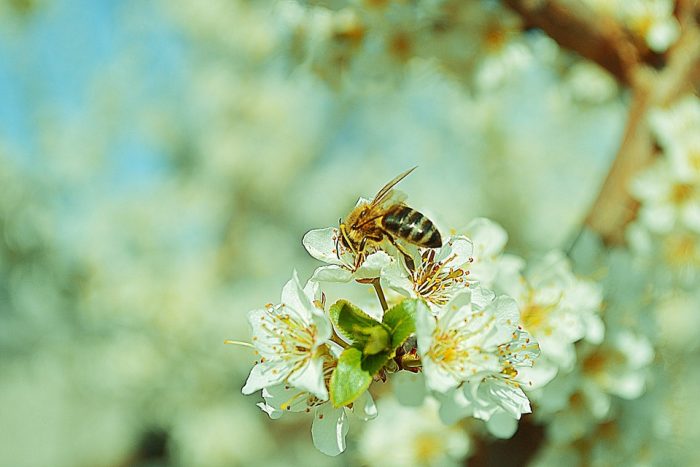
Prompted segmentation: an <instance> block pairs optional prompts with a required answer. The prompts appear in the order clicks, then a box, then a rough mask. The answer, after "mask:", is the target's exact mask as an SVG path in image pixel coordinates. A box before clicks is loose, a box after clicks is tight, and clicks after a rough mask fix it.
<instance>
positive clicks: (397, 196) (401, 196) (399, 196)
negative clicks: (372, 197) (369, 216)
mask: <svg viewBox="0 0 700 467" xmlns="http://www.w3.org/2000/svg"><path fill="white" fill-rule="evenodd" d="M406 198H408V196H407V195H406V193H404V192H403V191H401V190H389V191H388V192H387V193H386V194H385V195H384V197H383V198H382V200H381V202H379V203H377V202H375V201H373V202H372V207H373V208H377V209H381V210H383V209H386V208H388V207H389V206H393V205H395V204H403V202H404V201H406Z"/></svg>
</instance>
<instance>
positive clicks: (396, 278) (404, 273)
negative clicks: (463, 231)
mask: <svg viewBox="0 0 700 467" xmlns="http://www.w3.org/2000/svg"><path fill="white" fill-rule="evenodd" d="M413 252H414V254H413V259H412V261H413V268H412V269H409V268H408V267H407V266H406V264H405V262H404V261H394V262H393V263H392V264H390V265H389V266H387V267H386V268H384V270H383V271H382V280H383V281H384V282H386V284H387V285H388V286H389V287H391V288H392V289H394V290H396V291H397V292H399V293H401V294H403V295H406V296H409V297H414V298H422V299H423V300H425V301H426V302H427V303H428V305H429V306H430V307H431V308H432V309H434V310H437V309H438V308H439V307H440V306H443V305H445V304H447V302H449V301H450V300H451V299H452V298H454V297H455V296H456V295H457V294H459V293H461V292H462V291H464V290H465V289H466V288H468V287H469V288H471V289H472V298H473V299H475V300H477V301H479V302H480V303H482V304H483V303H484V302H485V300H486V298H487V297H488V298H493V296H492V294H490V293H489V292H488V291H482V289H481V287H479V286H478V284H477V283H476V282H474V281H471V280H470V277H469V275H470V272H469V269H468V267H469V266H470V264H471V262H472V257H471V253H472V243H471V241H470V240H469V239H468V238H467V237H465V236H455V237H450V238H448V239H447V240H446V241H445V244H444V245H443V246H442V247H440V248H420V249H419V248H414V249H413Z"/></svg>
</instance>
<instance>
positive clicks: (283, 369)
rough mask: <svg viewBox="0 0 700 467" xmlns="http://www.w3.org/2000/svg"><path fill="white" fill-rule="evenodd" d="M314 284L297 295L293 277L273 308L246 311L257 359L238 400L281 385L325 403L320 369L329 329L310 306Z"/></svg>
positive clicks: (328, 325) (319, 312) (321, 315)
mask: <svg viewBox="0 0 700 467" xmlns="http://www.w3.org/2000/svg"><path fill="white" fill-rule="evenodd" d="M317 290H318V284H316V283H314V282H311V281H309V282H308V283H307V285H306V287H305V288H303V289H302V287H301V284H300V283H299V278H298V277H297V274H296V271H295V272H294V274H293V276H292V279H291V280H290V281H289V282H287V284H286V285H285V286H284V289H282V301H281V303H280V304H279V305H269V306H268V307H266V308H264V309H261V310H254V311H251V312H250V314H249V317H248V320H249V322H250V325H251V327H252V329H253V345H254V346H255V348H256V350H257V352H258V353H259V354H260V357H261V358H260V362H258V363H257V364H256V365H255V366H254V367H253V369H252V370H251V371H250V375H249V376H248V380H247V381H246V384H245V386H244V387H243V390H242V391H243V394H252V393H253V392H255V391H257V390H259V389H263V388H266V387H270V386H274V385H278V384H280V383H283V382H287V383H289V384H291V385H292V386H294V387H297V388H299V389H304V390H307V391H309V392H310V393H312V394H313V395H314V396H316V397H318V398H319V399H321V400H327V399H328V390H327V388H326V383H325V381H324V372H323V363H324V360H326V359H327V357H328V352H329V350H328V346H327V345H326V343H328V342H329V339H330V337H331V333H332V325H331V323H330V321H328V318H327V317H326V315H325V314H324V313H323V311H322V310H319V308H318V307H317V306H316V304H315V303H314V300H315V299H316V292H317Z"/></svg>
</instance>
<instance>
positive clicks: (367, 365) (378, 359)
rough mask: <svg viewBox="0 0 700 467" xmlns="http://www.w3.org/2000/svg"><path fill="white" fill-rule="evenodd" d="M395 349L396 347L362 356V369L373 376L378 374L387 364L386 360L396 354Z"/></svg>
mask: <svg viewBox="0 0 700 467" xmlns="http://www.w3.org/2000/svg"><path fill="white" fill-rule="evenodd" d="M394 350H396V349H387V350H384V351H382V352H379V353H377V354H374V355H365V356H364V357H363V358H362V369H363V370H365V371H366V372H367V373H369V374H370V375H372V376H374V375H376V374H377V373H379V370H381V369H382V367H383V366H384V365H386V362H387V361H389V359H390V358H391V357H393V356H394Z"/></svg>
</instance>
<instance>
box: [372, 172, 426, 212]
mask: <svg viewBox="0 0 700 467" xmlns="http://www.w3.org/2000/svg"><path fill="white" fill-rule="evenodd" d="M414 170H416V167H413V168H411V169H408V170H407V171H405V172H404V173H402V174H400V175H399V176H397V177H396V178H394V179H393V180H392V181H390V182H389V183H387V184H386V185H384V186H383V187H382V189H381V190H379V192H378V193H377V195H376V196H375V197H374V199H373V200H372V207H374V206H377V205H380V204H384V202H385V200H386V198H387V197H390V196H391V193H400V192H396V191H395V190H392V188H394V186H396V184H397V183H399V182H400V181H401V180H403V179H404V178H406V177H407V176H408V174H410V173H411V172H413V171H414Z"/></svg>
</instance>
